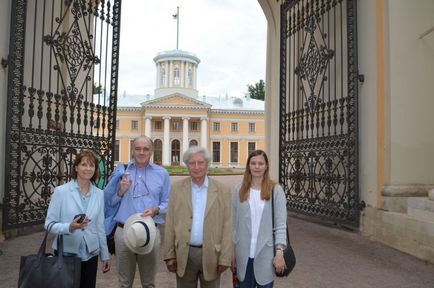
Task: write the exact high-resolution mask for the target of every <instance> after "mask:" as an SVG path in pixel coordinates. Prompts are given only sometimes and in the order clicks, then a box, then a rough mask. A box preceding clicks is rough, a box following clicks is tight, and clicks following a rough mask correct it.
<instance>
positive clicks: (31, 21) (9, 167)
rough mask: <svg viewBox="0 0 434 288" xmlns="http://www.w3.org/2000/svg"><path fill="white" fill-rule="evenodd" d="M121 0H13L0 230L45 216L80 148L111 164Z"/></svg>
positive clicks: (103, 165) (105, 169)
mask: <svg viewBox="0 0 434 288" xmlns="http://www.w3.org/2000/svg"><path fill="white" fill-rule="evenodd" d="M120 13H121V0H114V1H108V0H99V1H94V0H45V1H35V0H27V1H26V0H16V1H12V14H11V37H10V39H11V42H10V47H9V53H10V55H9V67H8V69H9V75H8V94H7V96H8V107H7V128H6V129H7V135H6V151H7V154H6V163H5V197H4V201H3V203H4V207H3V229H4V230H7V229H11V228H17V227H22V226H29V225H34V224H39V223H42V222H43V220H44V219H45V214H46V210H47V207H48V204H49V201H50V196H51V194H52V193H53V190H54V187H56V186H57V185H59V184H62V183H65V182H66V181H68V180H69V179H70V175H71V165H72V162H73V160H74V158H75V155H76V154H77V153H78V152H79V151H80V150H81V149H91V150H93V151H94V152H95V153H96V154H97V155H98V156H99V158H100V164H99V167H98V169H99V170H100V175H101V177H100V179H99V180H98V181H97V185H99V186H100V187H102V186H104V185H105V182H106V180H107V177H108V173H109V172H110V171H111V170H112V169H113V159H112V155H113V147H114V143H115V129H114V125H115V119H116V99H117V75H118V62H119V61H118V60H119V39H120V15H121V14H120Z"/></svg>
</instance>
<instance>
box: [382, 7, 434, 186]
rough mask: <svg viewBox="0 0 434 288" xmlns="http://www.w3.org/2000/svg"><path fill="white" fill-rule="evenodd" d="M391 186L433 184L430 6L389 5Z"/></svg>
mask: <svg viewBox="0 0 434 288" xmlns="http://www.w3.org/2000/svg"><path fill="white" fill-rule="evenodd" d="M387 5H388V9H389V15H388V22H387V23H386V32H387V31H388V32H389V33H390V34H389V35H390V37H389V38H388V39H387V41H388V42H387V44H388V49H389V51H388V52H389V53H387V54H386V57H388V62H389V66H388V69H389V71H390V80H389V81H390V82H389V84H390V88H389V91H390V94H389V95H388V97H389V101H390V102H389V103H388V105H389V107H390V117H389V118H388V121H389V123H388V124H389V125H390V159H391V162H390V179H389V180H390V184H414V183H420V184H432V183H434V127H433V126H434V111H433V108H434V31H433V32H431V33H430V34H429V35H427V36H425V37H424V38H423V39H419V37H420V35H421V34H422V33H423V32H425V31H427V30H428V29H430V28H432V27H433V26H434V1H432V0H416V1H406V0H389V1H387Z"/></svg>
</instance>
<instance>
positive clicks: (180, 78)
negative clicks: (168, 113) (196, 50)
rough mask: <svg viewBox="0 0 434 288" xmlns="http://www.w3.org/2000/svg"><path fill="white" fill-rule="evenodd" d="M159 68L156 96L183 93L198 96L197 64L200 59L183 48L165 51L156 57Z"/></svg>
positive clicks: (155, 60)
mask: <svg viewBox="0 0 434 288" xmlns="http://www.w3.org/2000/svg"><path fill="white" fill-rule="evenodd" d="M154 62H155V65H156V68H157V88H156V89H155V97H162V96H166V95H170V94H173V93H181V94H184V95H187V96H190V97H193V98H197V96H198V91H197V88H196V87H197V66H198V65H199V63H200V59H199V58H198V57H197V56H196V55H195V54H193V53H191V52H187V51H183V50H169V51H163V52H160V53H158V54H157V56H155V57H154Z"/></svg>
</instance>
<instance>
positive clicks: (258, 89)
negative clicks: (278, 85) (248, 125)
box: [247, 80, 265, 101]
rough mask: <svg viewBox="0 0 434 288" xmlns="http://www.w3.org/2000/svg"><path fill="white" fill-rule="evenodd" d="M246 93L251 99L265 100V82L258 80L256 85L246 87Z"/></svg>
mask: <svg viewBox="0 0 434 288" xmlns="http://www.w3.org/2000/svg"><path fill="white" fill-rule="evenodd" d="M247 93H249V94H250V97H251V98H253V99H258V100H262V101H264V99H265V82H264V80H259V82H258V83H255V84H254V85H247Z"/></svg>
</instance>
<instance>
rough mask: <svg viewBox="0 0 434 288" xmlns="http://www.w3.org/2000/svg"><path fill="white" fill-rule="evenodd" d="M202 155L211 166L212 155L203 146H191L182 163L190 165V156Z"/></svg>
mask: <svg viewBox="0 0 434 288" xmlns="http://www.w3.org/2000/svg"><path fill="white" fill-rule="evenodd" d="M197 153H202V154H203V155H204V156H205V161H206V162H207V163H208V164H209V163H210V162H211V153H210V152H209V150H208V149H206V148H204V147H201V146H191V147H189V148H188V149H187V150H186V151H185V152H184V155H183V156H182V161H183V162H184V163H185V165H188V161H189V160H190V156H191V155H192V154H197Z"/></svg>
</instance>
